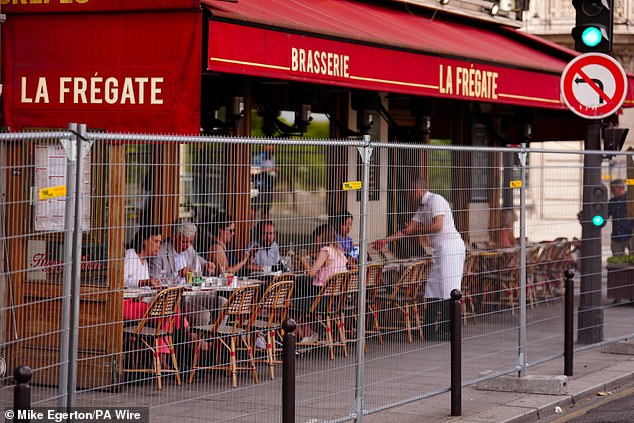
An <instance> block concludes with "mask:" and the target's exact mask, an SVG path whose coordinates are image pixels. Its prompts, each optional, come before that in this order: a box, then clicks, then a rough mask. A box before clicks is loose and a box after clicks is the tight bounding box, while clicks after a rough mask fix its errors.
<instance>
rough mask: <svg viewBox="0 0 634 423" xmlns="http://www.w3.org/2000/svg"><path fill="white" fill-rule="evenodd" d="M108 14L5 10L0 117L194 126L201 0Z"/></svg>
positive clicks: (153, 127) (20, 122)
mask: <svg viewBox="0 0 634 423" xmlns="http://www.w3.org/2000/svg"><path fill="white" fill-rule="evenodd" d="M143 3H144V4H146V5H147V3H148V2H147V1H145V0H144V2H143ZM171 3H172V5H175V4H176V3H180V4H181V5H185V4H186V3H191V0H186V1H185V0H179V1H173V0H172V1H171ZM74 4H75V5H76V6H78V7H79V6H81V5H82V3H79V2H75V3H74ZM91 4H92V2H91ZM100 4H101V5H103V1H100V2H95V4H92V6H91V7H97V6H99V5H100ZM164 4H167V1H162V2H161V5H164ZM54 5H57V3H55V4H54V3H53V2H51V3H50V4H48V6H50V7H54ZM4 11H5V10H4V6H3V12H4ZM116 12H117V13H95V12H93V13H88V12H86V13H53V14H50V13H14V14H10V15H8V17H7V21H6V22H5V23H4V24H3V25H2V27H1V29H2V78H3V83H4V90H3V94H2V96H3V124H4V125H7V126H8V127H10V128H11V129H12V130H19V129H21V128H24V127H37V128H65V127H67V126H68V123H69V122H78V123H85V124H86V125H88V127H89V128H92V129H96V128H103V129H104V130H108V131H160V132H169V133H188V134H197V133H199V132H200V96H201V94H200V72H201V68H202V63H201V55H200V52H201V51H202V37H203V34H202V13H201V10H200V7H199V8H198V9H193V8H187V9H186V10H176V9H175V10H158V11H150V10H146V11H144V12H143V13H137V12H125V11H123V12H122V11H116Z"/></svg>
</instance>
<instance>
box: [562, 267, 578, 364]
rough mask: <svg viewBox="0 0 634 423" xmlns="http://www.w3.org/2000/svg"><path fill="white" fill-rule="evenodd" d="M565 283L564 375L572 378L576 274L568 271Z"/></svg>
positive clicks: (565, 273)
mask: <svg viewBox="0 0 634 423" xmlns="http://www.w3.org/2000/svg"><path fill="white" fill-rule="evenodd" d="M564 275H565V276H566V282H565V284H566V285H565V293H564V295H565V298H564V299H565V310H564V374H565V375H566V376H572V362H573V354H574V342H575V339H574V337H575V335H574V318H575V285H574V282H573V281H572V278H573V277H574V276H575V272H573V271H572V270H570V269H568V270H566V271H565V272H564Z"/></svg>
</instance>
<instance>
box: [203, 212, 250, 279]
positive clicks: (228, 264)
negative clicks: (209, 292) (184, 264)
mask: <svg viewBox="0 0 634 423" xmlns="http://www.w3.org/2000/svg"><path fill="white" fill-rule="evenodd" d="M211 231H212V236H213V239H212V243H211V246H210V247H209V255H208V258H207V259H208V260H209V261H210V262H212V263H214V264H215V265H216V270H217V271H218V272H220V273H221V274H223V273H231V274H234V275H235V274H238V273H239V272H240V271H242V269H243V268H244V267H245V265H246V264H247V263H248V262H249V251H245V252H244V254H243V255H242V257H241V258H240V259H237V258H236V257H235V250H228V249H227V246H230V245H231V242H232V241H233V236H234V235H235V233H236V225H235V222H234V221H233V218H232V217H231V216H229V215H228V214H226V213H224V212H218V213H216V215H215V216H214V220H213V222H212V225H211ZM245 270H246V268H245Z"/></svg>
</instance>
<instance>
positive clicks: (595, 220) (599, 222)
mask: <svg viewBox="0 0 634 423" xmlns="http://www.w3.org/2000/svg"><path fill="white" fill-rule="evenodd" d="M592 224H593V225H594V226H602V225H603V217H601V216H600V215H598V214H597V215H595V216H593V217H592Z"/></svg>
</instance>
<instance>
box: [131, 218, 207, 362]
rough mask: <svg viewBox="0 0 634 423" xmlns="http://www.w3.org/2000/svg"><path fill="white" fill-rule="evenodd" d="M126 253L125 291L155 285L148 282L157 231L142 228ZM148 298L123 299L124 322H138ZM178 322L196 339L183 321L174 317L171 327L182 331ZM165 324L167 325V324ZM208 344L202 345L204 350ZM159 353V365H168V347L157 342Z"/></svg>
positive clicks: (157, 243)
mask: <svg viewBox="0 0 634 423" xmlns="http://www.w3.org/2000/svg"><path fill="white" fill-rule="evenodd" d="M130 247H131V248H128V249H127V250H126V251H125V259H124V262H123V275H124V276H123V277H124V281H123V283H124V286H125V287H126V288H137V287H141V286H158V283H159V282H158V281H157V280H153V279H150V269H149V265H148V261H149V259H150V258H151V257H156V255H157V254H158V251H159V248H160V247H161V232H160V229H159V228H157V227H154V226H147V227H142V228H140V229H139V231H138V232H137V234H136V235H135V237H134V239H133V241H132V243H131V245H130ZM151 300H152V298H151V297H146V298H143V299H130V298H127V299H124V300H123V319H124V320H140V319H142V318H143V316H144V315H145V312H146V311H147V309H148V307H149V302H150V301H151ZM181 320H182V321H183V327H184V328H185V329H186V331H187V336H188V338H189V339H190V340H192V341H195V340H197V339H198V337H197V335H196V334H194V333H189V323H188V322H187V319H186V318H181V316H177V317H176V318H175V321H174V328H175V329H180V328H181ZM166 325H167V323H166ZM206 347H207V345H206V344H205V345H204V346H203V348H204V349H206ZM159 352H160V353H161V362H162V365H164V366H166V365H167V360H166V358H165V357H166V354H169V349H168V347H167V345H166V344H165V343H164V342H162V340H161V341H160V344H159Z"/></svg>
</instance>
